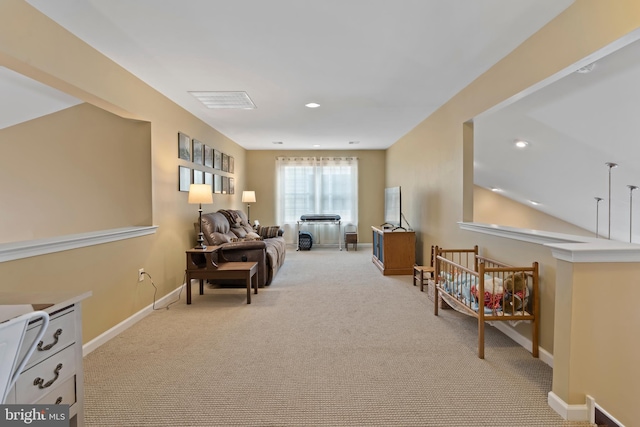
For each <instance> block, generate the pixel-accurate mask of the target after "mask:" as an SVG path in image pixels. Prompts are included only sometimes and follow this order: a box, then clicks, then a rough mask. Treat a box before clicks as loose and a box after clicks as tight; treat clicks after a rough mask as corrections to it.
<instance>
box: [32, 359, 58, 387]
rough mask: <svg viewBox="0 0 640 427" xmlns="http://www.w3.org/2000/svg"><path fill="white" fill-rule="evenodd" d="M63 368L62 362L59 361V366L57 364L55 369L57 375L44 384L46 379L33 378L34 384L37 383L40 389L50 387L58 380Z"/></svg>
mask: <svg viewBox="0 0 640 427" xmlns="http://www.w3.org/2000/svg"><path fill="white" fill-rule="evenodd" d="M61 369H62V363H58V366H56V369H55V370H54V371H53V373H54V374H56V376H55V377H54V378H53V379H52V380H50V381H47V383H46V384H42V383H44V380H43V379H42V378H40V377H38V378H36V379H35V380H33V385H37V386H38V388H40V389H42V388H47V387H50V386H51V384H53V383H54V382H56V380H57V379H58V377H59V376H60V370H61Z"/></svg>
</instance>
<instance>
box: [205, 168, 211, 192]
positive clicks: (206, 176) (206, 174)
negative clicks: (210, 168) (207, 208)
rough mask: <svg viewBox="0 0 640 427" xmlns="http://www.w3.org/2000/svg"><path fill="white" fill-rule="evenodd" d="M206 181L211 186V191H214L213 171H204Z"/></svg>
mask: <svg viewBox="0 0 640 427" xmlns="http://www.w3.org/2000/svg"><path fill="white" fill-rule="evenodd" d="M204 183H205V184H207V185H208V186H209V187H211V192H212V193H213V174H212V173H211V172H205V173H204Z"/></svg>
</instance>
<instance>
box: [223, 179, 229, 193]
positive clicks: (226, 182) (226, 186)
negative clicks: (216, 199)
mask: <svg viewBox="0 0 640 427" xmlns="http://www.w3.org/2000/svg"><path fill="white" fill-rule="evenodd" d="M222 194H229V177H228V176H223V177H222Z"/></svg>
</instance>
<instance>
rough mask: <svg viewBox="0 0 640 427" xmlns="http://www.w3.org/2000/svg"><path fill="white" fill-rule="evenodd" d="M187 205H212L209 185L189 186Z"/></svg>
mask: <svg viewBox="0 0 640 427" xmlns="http://www.w3.org/2000/svg"><path fill="white" fill-rule="evenodd" d="M189 203H190V204H195V205H197V204H201V203H213V196H212V194H211V185H209V184H191V186H189Z"/></svg>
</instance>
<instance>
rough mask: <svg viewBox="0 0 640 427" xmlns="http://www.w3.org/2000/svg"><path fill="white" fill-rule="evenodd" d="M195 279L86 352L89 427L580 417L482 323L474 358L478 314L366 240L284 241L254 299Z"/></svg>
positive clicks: (523, 421)
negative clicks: (267, 282)
mask: <svg viewBox="0 0 640 427" xmlns="http://www.w3.org/2000/svg"><path fill="white" fill-rule="evenodd" d="M150 273H151V274H152V273H153V272H150ZM193 291H194V298H193V304H192V305H189V306H187V305H186V304H185V301H184V292H183V293H182V299H181V301H180V302H178V303H176V304H174V305H172V306H171V307H170V309H169V310H163V311H156V312H154V313H153V314H151V315H149V316H148V317H146V318H145V319H143V320H142V321H140V322H139V323H137V324H136V325H134V326H132V327H131V328H129V329H128V330H126V331H125V332H123V333H122V334H120V335H119V336H118V337H116V338H114V339H112V340H111V341H109V342H107V343H106V344H104V345H103V346H101V347H100V348H98V349H96V350H95V351H93V352H92V353H91V354H89V355H88V356H87V357H86V358H85V401H86V417H85V418H86V423H87V425H88V426H474V427H475V426H505V427H506V426H508V427H513V426H588V425H589V424H588V423H569V422H564V421H563V420H562V419H561V418H560V417H559V416H558V415H557V414H556V413H555V412H554V411H553V410H551V409H550V408H549V407H548V405H547V393H548V392H549V390H550V389H551V376H552V372H551V368H549V367H548V366H547V365H545V364H544V363H543V362H541V361H539V360H537V359H534V358H533V357H532V356H531V354H530V353H529V352H528V351H527V350H525V349H524V348H522V347H520V346H519V345H517V344H515V343H514V342H513V341H511V340H510V339H509V338H507V337H506V336H504V335H503V334H502V333H500V332H498V331H496V330H495V329H493V328H490V327H489V328H487V333H486V336H487V344H486V356H485V357H486V358H485V360H480V359H478V358H477V356H476V343H477V335H476V324H475V323H474V321H473V320H472V319H470V318H468V317H465V316H464V315H461V314H459V313H457V312H454V311H453V310H446V311H445V310H441V311H440V313H441V314H440V316H438V317H435V316H434V315H433V303H432V302H431V301H430V300H429V299H428V298H427V295H426V293H421V292H420V291H419V288H418V287H414V286H413V285H412V281H411V276H388V277H384V276H382V274H381V273H380V272H379V271H378V270H377V269H376V268H375V266H374V265H373V264H372V262H371V253H370V247H366V246H364V245H361V246H360V248H359V250H358V251H357V252H354V251H352V250H351V251H348V252H347V251H344V250H343V251H342V252H341V251H338V250H337V248H326V249H325V248H322V249H320V248H316V247H314V248H313V249H312V250H311V251H308V252H306V251H305V252H296V251H295V250H293V249H289V251H288V252H287V259H286V261H285V264H284V266H283V267H282V268H281V270H280V272H279V273H278V275H277V276H276V277H275V279H274V281H273V283H272V285H271V286H269V287H267V288H264V289H262V288H261V289H260V291H259V294H258V295H253V298H252V304H251V305H247V304H246V300H245V298H246V293H245V289H242V288H236V289H215V288H212V287H210V286H205V295H203V296H200V295H198V291H197V285H195V284H194V285H193ZM149 303H151V301H149Z"/></svg>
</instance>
